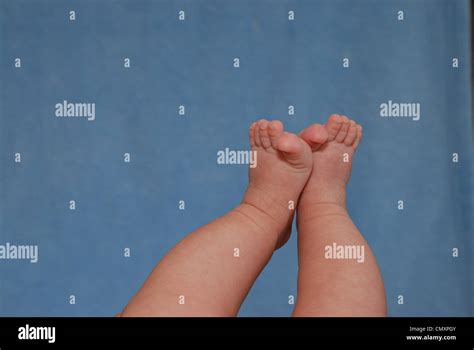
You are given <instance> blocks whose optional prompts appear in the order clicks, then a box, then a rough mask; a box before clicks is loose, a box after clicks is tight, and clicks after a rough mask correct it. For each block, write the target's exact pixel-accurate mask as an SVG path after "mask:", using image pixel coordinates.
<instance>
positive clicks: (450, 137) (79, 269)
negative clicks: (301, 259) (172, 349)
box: [0, 0, 474, 316]
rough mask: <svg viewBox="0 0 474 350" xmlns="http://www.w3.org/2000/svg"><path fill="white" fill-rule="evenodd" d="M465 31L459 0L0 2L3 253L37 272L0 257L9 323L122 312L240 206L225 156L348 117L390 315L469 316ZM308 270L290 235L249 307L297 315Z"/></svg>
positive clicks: (364, 215)
mask: <svg viewBox="0 0 474 350" xmlns="http://www.w3.org/2000/svg"><path fill="white" fill-rule="evenodd" d="M70 10H75V11H76V21H74V22H72V21H69V18H68V17H69V11H70ZM179 10H185V11H186V21H178V19H177V13H178V11H179ZM289 10H294V11H295V21H288V19H287V16H288V11H289ZM398 10H403V11H404V12H405V20H404V21H397V17H396V16H397V11H398ZM469 20H470V19H469V6H468V1H467V0H433V1H428V0H426V1H413V0H407V1H376V0H373V1H349V0H347V1H337V0H335V1H329V0H327V1H282V0H277V1H208V0H206V1H204V0H202V1H142V0H140V1H131V0H130V1H121V0H117V1H85V0H81V1H7V0H0V137H1V140H0V147H1V149H0V150H1V152H0V157H1V162H0V166H1V169H0V176H1V178H0V186H1V187H0V190H1V192H0V196H1V197H0V199H1V200H0V220H1V221H0V225H1V226H0V229H1V231H0V235H1V236H0V244H4V243H5V242H10V243H12V244H38V245H39V262H38V263H37V264H30V263H29V262H26V261H12V260H1V261H0V314H1V315H34V316H36V315H54V316H56V315H113V314H115V313H117V312H118V311H120V310H121V309H122V307H123V306H124V305H125V304H126V303H127V302H128V300H129V298H130V297H131V296H132V295H133V294H134V292H135V291H136V290H137V289H138V288H139V287H140V285H141V283H142V282H143V281H144V279H145V278H146V276H147V275H148V273H149V272H150V271H151V269H152V268H153V267H154V265H155V264H156V263H157V262H158V261H159V259H160V258H161V257H162V256H163V255H164V254H165V252H166V251H167V250H169V249H170V248H171V247H172V246H173V245H174V244H175V243H176V242H177V241H178V240H179V239H181V238H182V237H184V236H185V235H186V234H187V233H189V232H190V231H192V230H193V229H195V228H197V227H199V226H200V225H202V224H204V223H206V222H208V221H210V220H212V219H214V218H216V217H217V216H219V215H221V214H224V213H225V212H226V211H228V210H229V209H231V208H232V207H233V206H234V205H236V204H237V203H238V202H239V200H240V199H241V197H242V194H243V191H244V189H245V186H246V181H247V170H246V167H245V166H233V167H232V166H227V167H226V166H219V165H217V164H216V152H217V151H218V150H220V149H224V148H225V147H229V148H232V149H246V148H247V147H248V141H247V128H248V126H249V124H250V123H251V122H252V121H254V120H256V119H258V118H261V117H266V118H275V119H280V120H282V121H283V122H284V124H285V126H286V127H287V128H288V129H289V130H290V131H294V132H297V131H299V130H301V129H302V128H303V127H305V126H306V125H308V124H310V123H313V122H320V123H322V122H324V121H325V120H326V118H327V116H328V115H329V114H330V113H332V112H338V113H342V114H346V115H348V116H350V117H352V118H355V119H356V120H357V122H359V123H361V124H362V125H363V127H364V140H363V142H362V144H361V146H360V148H359V151H358V154H357V156H356V158H355V164H354V170H353V175H352V179H351V183H350V188H349V198H348V205H349V209H350V212H351V213H352V215H353V218H354V221H355V222H356V224H357V225H358V226H359V228H360V229H361V231H362V232H363V234H364V235H365V237H366V238H367V240H368V241H369V243H370V244H371V246H372V248H373V250H374V252H375V255H376V256H377V258H378V261H379V264H380V266H381V269H382V273H383V276H384V280H385V285H386V289H387V296H388V304H389V312H390V315H394V316H400V315H403V316H415V315H416V316H425V315H430V316H464V315H471V316H472V315H473V284H472V283H473V281H472V276H473V272H472V267H473V265H472V253H473V249H474V246H473V239H472V233H473V232H472V217H473V214H472V213H473V207H472V203H471V201H472V121H471V100H470V96H471V88H470V80H469V77H470V57H469V49H470V47H469V30H470V28H469ZM16 57H20V58H21V59H22V68H20V69H16V68H15V67H14V59H15V58H16ZM125 57H129V58H130V59H131V68H130V69H125V68H124V67H123V59H124V58H125ZM234 57H239V58H240V63H241V67H240V68H239V69H234V68H233V66H232V64H233V58H234ZM344 57H348V58H350V60H351V62H350V64H351V65H350V68H349V69H344V68H343V67H342V58H344ZM453 57H458V58H459V62H460V66H459V68H458V69H453V68H452V67H451V60H452V58H453ZM64 99H66V100H69V101H71V102H95V103H96V120H95V121H94V122H88V121H87V120H85V119H67V118H64V119H61V118H56V117H55V115H54V105H55V104H56V103H57V102H61V101H63V100H64ZM388 100H393V101H400V102H419V103H421V120H420V121H418V122H415V121H412V120H410V119H405V118H399V119H396V118H381V117H380V116H379V106H380V104H381V103H383V102H387V101H388ZM179 105H185V106H186V115H185V116H179V115H178V113H177V108H178V106H179ZM288 105H294V106H295V109H296V113H295V115H294V116H289V115H288ZM16 152H19V153H21V154H22V162H21V163H19V164H18V163H15V162H14V161H13V160H14V156H13V155H14V153H16ZM125 152H130V153H131V158H132V161H131V163H129V164H127V163H124V162H123V154H124V153H125ZM454 152H457V153H459V157H460V162H459V163H457V164H456V163H452V161H451V156H452V153H454ZM71 199H74V200H75V201H76V202H77V209H76V210H75V211H71V210H69V208H68V205H69V200H71ZM181 199H183V200H185V201H186V210H185V211H179V210H178V201H179V200H181ZM398 200H403V201H404V202H405V210H403V211H400V210H397V201H398ZM125 247H129V248H131V252H132V256H131V257H130V258H128V259H127V258H124V257H123V249H124V248H125ZM453 247H458V248H459V253H460V256H459V257H458V258H453V257H452V255H451V252H452V248H453ZM296 275H297V256H296V235H293V237H292V239H291V241H290V242H289V244H287V245H286V246H285V247H284V248H282V249H281V250H279V251H278V252H277V253H276V254H275V255H274V257H273V259H272V261H271V262H270V263H269V265H268V266H267V268H266V269H265V271H264V272H263V273H262V275H261V277H260V278H259V279H258V281H257V282H256V284H255V285H254V287H253V289H252V290H251V292H250V294H249V296H248V298H247V300H246V302H245V303H244V305H243V307H242V310H241V313H240V314H241V315H246V316H254V315H255V316H256V315H259V316H287V315H289V314H290V312H291V309H292V306H291V305H288V295H289V294H296ZM348 292H349V293H350V291H348ZM71 294H74V295H75V296H76V305H70V304H69V295H71ZM398 295H403V296H404V301H405V303H404V305H398V304H397V296H398Z"/></svg>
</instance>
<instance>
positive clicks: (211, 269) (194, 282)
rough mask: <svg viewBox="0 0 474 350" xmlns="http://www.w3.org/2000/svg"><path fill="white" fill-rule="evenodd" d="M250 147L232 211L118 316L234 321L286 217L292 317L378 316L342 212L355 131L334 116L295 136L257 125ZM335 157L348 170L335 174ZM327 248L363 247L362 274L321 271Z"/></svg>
mask: <svg viewBox="0 0 474 350" xmlns="http://www.w3.org/2000/svg"><path fill="white" fill-rule="evenodd" d="M249 138H250V147H251V149H252V150H253V151H256V152H257V166H256V167H255V168H250V169H249V185H248V187H247V190H246V192H245V195H244V198H243V200H242V202H241V204H240V205H238V206H237V207H236V208H234V209H233V210H231V211H230V212H229V213H227V214H226V215H224V216H222V217H220V218H218V219H216V220H214V221H212V222H211V223H209V224H207V225H204V226H202V227H200V228H198V229H197V230H195V231H194V232H192V233H191V234H189V235H188V236H187V237H186V238H184V239H183V240H182V241H181V242H179V243H178V244H177V245H176V246H175V247H174V248H173V249H172V250H171V251H170V252H169V253H168V254H167V255H166V256H165V257H164V258H163V259H162V260H161V261H160V262H159V263H158V265H157V266H156V267H155V269H154V270H153V271H152V273H151V274H150V275H149V277H148V278H147V280H146V281H145V283H144V285H143V286H142V287H141V289H140V290H139V291H138V293H137V294H136V295H135V296H134V297H133V298H132V299H131V301H130V302H129V304H128V305H127V306H126V307H125V309H124V310H123V311H122V313H121V314H120V316H236V315H237V313H238V311H239V308H240V305H241V304H242V302H243V300H244V299H245V297H246V295H247V294H248V292H249V290H250V288H251V287H252V285H253V283H254V282H255V280H256V278H257V277H258V275H259V274H260V272H261V271H262V270H263V268H264V267H265V265H266V264H267V263H268V262H269V260H270V258H271V256H272V254H273V252H274V250H275V249H278V248H280V247H281V246H282V245H284V244H285V242H286V241H287V240H288V238H289V236H290V233H291V225H292V221H293V217H294V211H295V210H294V208H297V210H298V212H299V214H298V219H297V220H298V221H297V226H298V230H299V231H300V232H299V236H298V250H299V266H300V268H299V275H298V299H297V300H298V301H297V304H296V307H295V311H294V315H295V316H316V315H330V316H332V315H380V316H381V315H384V314H385V294H384V291H383V283H382V280H381V277H380V273H379V271H378V268H377V265H376V262H375V259H374V258H373V256H372V254H371V253H370V249H368V246H367V243H366V242H365V241H364V240H363V238H362V236H361V235H360V233H359V232H358V231H357V229H356V228H355V226H354V224H353V223H352V221H351V220H350V218H349V216H348V214H347V211H346V209H345V186H346V184H347V181H348V180H349V176H350V168H351V160H352V155H353V153H354V151H355V149H356V148H357V145H358V143H359V141H360V138H361V128H360V127H359V126H357V125H356V123H355V122H353V121H350V120H349V119H347V118H346V117H342V116H336V115H333V116H331V117H330V119H329V120H328V122H327V123H326V125H324V126H323V125H318V124H314V125H312V126H310V127H309V128H307V129H306V130H304V131H303V132H302V133H301V135H300V136H297V135H295V134H292V133H289V132H286V131H284V128H283V125H282V123H281V122H279V121H276V120H274V121H271V122H269V121H267V120H260V121H258V122H255V123H253V124H252V125H251V127H250V130H249ZM341 152H343V153H348V154H349V159H350V161H349V162H348V163H344V164H340V163H341V160H340V156H339V153H341ZM331 236H332V237H331ZM329 238H331V239H332V240H336V241H337V242H346V243H347V242H349V243H351V244H365V246H367V249H366V252H367V251H368V252H369V253H368V256H366V259H365V265H364V266H363V267H360V266H353V262H346V264H342V263H341V262H336V261H332V262H330V261H325V259H324V248H323V249H321V248H322V247H323V246H325V245H326V243H327V241H328V239H329ZM329 240H330V239H329ZM349 243H347V244H349ZM341 244H342V243H341ZM366 255H367V254H366ZM332 264H334V265H332ZM336 265H337V266H336ZM346 265H347V266H346ZM326 268H327V269H328V270H327V271H326V270H325V269H326ZM348 291H350V292H348ZM348 294H350V295H348ZM331 296H332V297H331ZM314 298H317V299H318V300H314ZM369 301H370V303H369Z"/></svg>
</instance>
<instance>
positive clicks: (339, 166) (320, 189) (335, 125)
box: [300, 114, 362, 208]
mask: <svg viewBox="0 0 474 350" xmlns="http://www.w3.org/2000/svg"><path fill="white" fill-rule="evenodd" d="M324 127H325V129H326V131H327V134H328V138H327V142H326V143H324V144H321V143H320V142H319V140H320V134H321V132H320V128H321V126H320V125H317V124H314V125H311V126H310V127H308V128H306V129H305V130H303V132H302V133H301V135H300V137H301V138H302V139H303V140H305V141H306V142H307V143H308V145H310V146H311V148H312V150H313V171H312V174H311V177H310V178H309V180H308V183H307V184H306V187H305V189H304V191H303V193H302V198H301V199H302V201H303V199H304V201H305V203H307V204H310V205H311V204H317V203H332V204H337V205H339V206H342V207H344V208H345V193H346V185H347V183H348V182H349V178H350V176H351V169H352V157H353V155H354V152H355V150H356V149H357V146H358V145H359V142H360V140H361V138H362V127H361V126H360V125H358V124H356V122H354V121H353V120H350V119H349V118H347V117H346V116H341V115H338V114H333V115H331V116H330V117H329V119H328V121H327V123H326V125H325V126H324Z"/></svg>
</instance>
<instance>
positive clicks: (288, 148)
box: [277, 132, 303, 157]
mask: <svg viewBox="0 0 474 350" xmlns="http://www.w3.org/2000/svg"><path fill="white" fill-rule="evenodd" d="M277 149H278V150H279V151H281V152H283V153H286V154H288V155H291V156H293V157H297V156H298V155H299V154H300V153H302V151H303V147H302V144H301V141H300V139H299V137H298V136H296V135H295V134H292V133H289V132H284V133H283V135H282V136H281V137H280V138H279V140H278V143H277Z"/></svg>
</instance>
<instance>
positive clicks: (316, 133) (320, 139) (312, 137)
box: [300, 124, 329, 151]
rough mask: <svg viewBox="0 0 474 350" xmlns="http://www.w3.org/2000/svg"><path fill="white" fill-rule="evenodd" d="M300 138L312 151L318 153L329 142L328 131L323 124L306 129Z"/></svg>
mask: <svg viewBox="0 0 474 350" xmlns="http://www.w3.org/2000/svg"><path fill="white" fill-rule="evenodd" d="M300 137H301V138H302V139H303V140H304V141H305V142H306V143H307V144H308V145H309V146H310V147H311V150H312V151H316V150H317V149H319V147H321V145H323V144H324V143H325V142H326V141H327V140H328V137H329V135H328V131H327V130H326V128H325V127H324V126H323V125H321V124H313V125H310V126H308V127H307V128H306V129H304V130H303V131H302V132H301V134H300Z"/></svg>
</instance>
